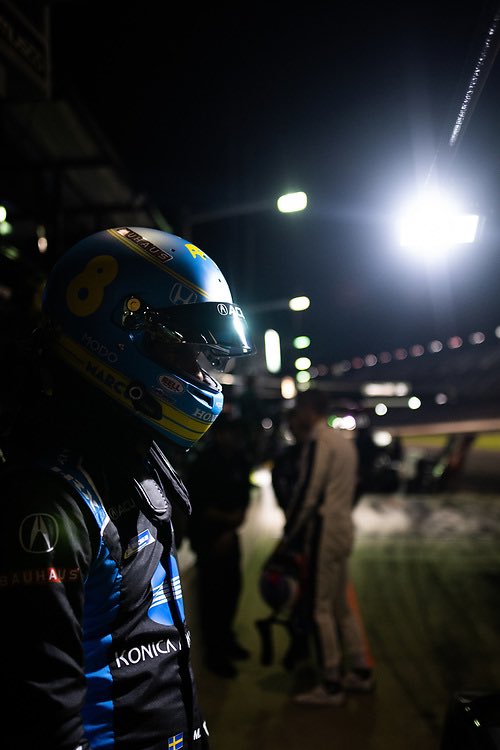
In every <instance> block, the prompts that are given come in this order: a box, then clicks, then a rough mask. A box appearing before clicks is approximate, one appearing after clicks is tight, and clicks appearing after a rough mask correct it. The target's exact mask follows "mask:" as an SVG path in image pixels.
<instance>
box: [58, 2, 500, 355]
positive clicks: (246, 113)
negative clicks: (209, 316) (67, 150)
mask: <svg viewBox="0 0 500 750" xmlns="http://www.w3.org/2000/svg"><path fill="white" fill-rule="evenodd" d="M163 8H164V9H165V10H162V9H163ZM495 10H496V8H495V4H492V3H489V2H488V3H481V2H469V1H467V2H461V3H459V4H457V3H452V2H448V1H446V2H439V3H436V2H427V1H426V2H419V3H415V4H412V5H411V6H410V5H408V4H402V3H378V4H374V3H356V4H352V5H351V4H342V5H340V4H336V3H315V2H308V3H307V4H304V5H303V7H302V6H299V9H295V10H293V9H292V7H291V5H288V4H283V3H268V4H265V5H264V4H259V3H257V4H246V3H245V4H239V3H227V4H226V3H217V4H206V5H205V4H201V5H200V6H198V5H197V4H196V5H195V4H187V3H184V4H182V6H181V7H177V5H174V4H172V3H169V4H164V3H158V2H142V3H138V4H137V5H135V6H130V5H128V4H124V3H115V2H110V3H103V2H101V3H92V2H90V3H89V2H71V3H70V2H60V3H56V4H55V5H54V6H53V10H52V35H53V38H52V47H53V61H52V63H53V76H54V86H55V93H56V94H58V95H59V94H60V95H61V96H63V95H64V92H65V91H71V93H72V94H77V95H78V96H80V97H81V98H82V99H83V101H84V102H85V103H86V105H87V107H88V109H89V110H90V111H91V112H92V114H93V116H94V118H95V120H96V121H97V123H98V124H99V126H100V127H101V129H102V130H103V132H104V133H105V135H106V137H107V138H108V140H109V141H110V142H111V143H112V145H113V147H114V149H115V151H116V152H117V153H118V154H119V155H120V157H121V159H122V160H123V162H124V163H125V165H126V167H127V170H128V172H129V174H130V178H131V182H132V183H133V184H134V185H135V187H136V188H137V189H138V190H139V191H141V192H143V193H144V194H147V195H149V196H150V197H151V198H152V199H153V200H154V201H155V202H156V204H157V205H158V206H159V207H160V208H161V210H162V212H163V214H164V215H165V217H166V218H167V220H168V222H169V223H170V224H171V226H172V228H173V230H174V231H175V232H176V233H179V234H182V233H183V229H184V227H185V216H186V215H188V216H189V215H191V216H193V215H196V214H197V213H200V212H206V211H212V210H213V211H215V210H220V209H225V208H226V207H228V208H229V207H233V206H238V205H241V204H248V203H254V202H257V201H265V200H269V201H270V202H271V201H272V200H273V199H275V198H277V197H278V196H279V195H281V194H282V193H284V192H287V191H290V190H304V191H305V192H306V193H307V194H308V198H309V206H308V208H307V209H306V211H305V212H303V213H302V214H295V215H286V216H285V215H281V214H278V213H277V212H275V211H273V210H272V209H270V210H267V211H265V210H263V211H260V212H257V213H254V214H251V215H247V216H240V217H235V218H226V219H223V220H218V221H213V222H211V223H205V224H195V225H193V226H192V232H191V234H190V237H189V239H191V240H192V241H194V242H195V243H196V244H198V245H199V246H200V247H202V249H204V250H205V251H206V252H207V253H208V254H209V255H211V256H212V257H213V258H214V260H216V262H218V263H219V265H220V266H221V268H222V270H223V272H224V273H225V275H226V277H227V278H228V281H229V283H230V285H231V286H232V289H233V295H234V297H235V299H236V300H237V301H238V302H240V303H241V304H242V305H244V306H245V305H246V306H249V308H251V306H252V305H255V304H262V303H263V302H265V301H273V300H280V299H286V298H288V297H291V296H294V295H297V294H307V295H308V296H309V297H310V298H311V300H312V304H311V308H310V309H309V310H308V311H307V312H305V313H303V314H301V315H299V316H296V317H295V318H294V317H293V314H292V313H290V312H289V311H278V312H275V313H273V314H272V315H269V314H268V315H265V314H262V313H261V314H259V315H255V316H254V318H253V325H254V326H255V329H256V330H257V329H259V330H260V329H263V328H264V327H266V326H267V325H272V326H273V327H277V328H278V329H279V330H280V329H282V330H283V331H284V332H286V335H290V332H291V333H308V334H309V335H310V336H311V338H312V341H313V348H312V352H313V355H314V359H315V360H316V361H326V362H334V361H336V360H340V359H343V358H346V357H352V356H354V355H362V356H363V355H365V354H367V353H369V352H375V353H377V352H378V351H381V350H384V349H391V348H394V347H397V346H411V345H412V344H416V343H422V344H425V343H427V341H429V340H430V339H431V338H435V337H442V338H445V337H447V336H451V335H454V334H459V335H463V336H465V335H467V334H468V333H469V332H471V331H473V330H479V329H481V330H485V332H490V331H491V330H492V329H493V328H494V327H495V326H496V325H497V324H500V303H499V302H498V296H499V295H498V292H497V286H498V278H499V271H500V257H499V256H500V253H499V252H498V245H499V232H500V226H499V223H498V211H497V204H498V197H499V186H500V182H499V179H498V178H499V175H498V166H499V159H498V150H499V145H500V135H498V134H499V132H500V130H499V124H500V123H499V110H500V107H499V105H498V99H499V96H498V92H499V90H500V89H499V84H500V72H499V70H498V69H499V67H500V60H498V61H497V62H496V64H495V65H494V66H493V68H492V70H491V71H488V75H487V78H485V79H481V80H485V83H484V87H483V88H482V91H481V94H480V96H478V97H477V98H476V99H474V111H473V113H472V115H471V117H470V120H468V121H467V126H466V128H465V129H464V130H463V132H462V134H461V137H460V140H459V144H458V145H457V146H456V147H455V148H454V149H453V150H452V149H450V147H449V146H448V144H447V139H448V137H449V135H450V134H451V130H452V127H453V125H454V123H455V120H456V118H457V116H458V112H459V107H460V104H461V103H462V101H463V99H464V96H465V93H466V90H467V86H468V84H469V81H470V78H471V75H472V73H473V70H474V65H475V64H476V62H477V58H478V55H479V52H480V50H481V47H482V45H483V43H484V39H485V34H486V31H487V29H488V27H489V25H491V21H492V19H493V17H494V13H495ZM430 174H432V176H433V177H436V176H437V177H439V178H440V179H441V180H445V181H446V184H449V185H451V187H452V188H453V189H454V190H458V191H459V192H460V194H462V195H463V196H464V199H465V200H466V202H467V209H468V210H474V211H477V212H480V213H481V214H482V215H485V217H486V219H485V223H484V228H483V232H482V235H481V239H480V241H479V243H478V244H477V245H476V246H475V247H474V248H473V249H472V248H470V247H469V248H467V249H466V248H463V249H461V250H460V252H459V253H458V254H457V255H456V256H455V258H454V259H453V260H452V261H449V262H447V263H442V264H441V265H435V264H432V265H430V264H429V263H427V264H426V263H424V262H423V261H422V259H414V258H409V257H406V256H404V255H403V254H402V253H401V251H400V249H399V247H398V243H397V238H396V235H395V217H396V214H397V211H398V208H399V207H400V205H401V204H402V200H403V198H404V197H406V196H407V195H409V194H411V193H413V191H414V190H416V189H417V187H418V186H421V185H422V183H423V182H424V181H425V180H426V179H428V178H429V175H430ZM250 317H251V316H250Z"/></svg>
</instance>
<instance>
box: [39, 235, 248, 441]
mask: <svg viewBox="0 0 500 750" xmlns="http://www.w3.org/2000/svg"><path fill="white" fill-rule="evenodd" d="M42 312H43V314H44V318H45V327H46V330H47V331H48V334H49V342H50V346H51V349H52V350H53V352H54V353H55V354H56V356H57V357H59V358H60V359H62V360H63V361H64V362H65V363H66V364H67V365H68V366H69V367H70V368H72V369H73V370H74V371H76V372H77V373H78V374H79V375H81V376H82V377H84V378H85V379H86V380H87V381H88V382H89V383H90V384H91V385H92V386H94V387H95V388H98V389H99V390H100V391H102V392H103V393H104V394H106V396H108V397H109V398H110V399H112V400H113V401H114V402H115V403H117V404H119V405H120V406H121V407H123V408H124V409H125V410H127V411H128V412H130V413H133V414H134V415H135V416H136V417H137V418H139V419H140V420H142V422H144V423H145V424H146V425H147V426H149V427H150V428H152V429H153V430H155V431H156V433H157V434H159V435H161V437H163V438H167V439H168V440H170V441H172V442H174V443H176V444H177V445H180V446H183V447H185V448H190V447H191V446H192V445H193V444H194V443H196V442H197V441H198V440H199V438H200V437H201V436H202V435H203V434H204V433H205V432H206V431H207V430H208V428H209V427H210V425H211V424H212V423H213V422H214V421H215V419H216V418H217V416H218V415H219V414H220V412H221V410H222V405H223V395H222V388H221V385H220V384H219V383H218V381H217V380H215V379H214V377H213V375H212V374H210V373H209V370H212V371H213V369H219V370H223V369H224V366H225V364H226V362H227V360H228V359H230V358H232V357H239V356H242V355H245V354H251V353H252V352H253V346H252V343H251V341H250V338H249V334H248V330H247V325H246V322H245V317H244V315H243V312H242V310H241V308H240V307H239V306H238V305H236V304H235V303H234V302H233V300H232V296H231V291H230V289H229V286H228V284H227V282H226V280H225V278H224V276H223V275H222V273H221V271H220V269H219V268H218V266H217V265H216V264H215V263H214V262H213V261H212V260H211V259H210V258H209V257H208V256H207V255H206V254H205V253H204V252H203V251H202V250H200V249H199V248H198V247H196V246H195V245H193V244H191V243H190V242H187V241H186V240H184V239H182V238H180V237H177V236H175V235H172V234H168V233H166V232H163V231H160V230H157V229H145V228H142V227H119V228H114V229H107V230H105V231H102V232H97V233H96V234H93V235H90V236H89V237H87V238H85V239H83V240H81V241H80V242H78V243H77V244H76V245H74V246H73V247H72V248H71V249H70V250H69V251H68V252H66V253H64V254H63V255H62V256H61V258H60V259H59V260H58V261H57V262H56V264H55V265H54V267H53V269H52V271H51V272H50V274H49V277H48V280H47V284H46V286H45V289H44V293H43V299H42ZM157 436H158V435H157Z"/></svg>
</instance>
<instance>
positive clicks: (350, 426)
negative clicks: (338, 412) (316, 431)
mask: <svg viewBox="0 0 500 750" xmlns="http://www.w3.org/2000/svg"><path fill="white" fill-rule="evenodd" d="M327 421H328V425H329V426H330V427H332V428H333V429H334V430H355V429H356V420H355V418H354V417H353V416H352V414H347V415H346V416H345V417H337V416H335V414H332V416H331V417H329V418H328V420H327Z"/></svg>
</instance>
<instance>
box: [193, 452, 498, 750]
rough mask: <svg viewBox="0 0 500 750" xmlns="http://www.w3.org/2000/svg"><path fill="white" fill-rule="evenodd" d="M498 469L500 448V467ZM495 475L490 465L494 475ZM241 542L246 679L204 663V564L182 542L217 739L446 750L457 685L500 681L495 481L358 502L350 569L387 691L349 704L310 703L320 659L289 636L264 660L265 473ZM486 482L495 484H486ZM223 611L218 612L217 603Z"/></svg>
mask: <svg viewBox="0 0 500 750" xmlns="http://www.w3.org/2000/svg"><path fill="white" fill-rule="evenodd" d="M497 464H498V465H499V467H498V473H499V474H500V462H498V460H497V458H496V457H494V459H493V462H490V466H491V465H493V473H495V472H496V471H497V469H496V466H497ZM483 478H484V476H483ZM258 479H259V484H260V487H258V488H256V489H255V490H254V491H253V493H254V494H253V499H252V503H251V507H250V510H249V513H248V516H247V520H246V522H245V525H244V527H243V528H242V530H241V539H242V545H243V552H244V563H243V572H244V590H243V595H242V599H241V605H240V608H239V612H238V618H237V623H236V627H237V633H238V637H239V639H240V641H241V642H242V643H243V644H244V645H245V646H247V647H248V648H249V649H250V650H251V658H250V659H249V660H248V661H245V662H240V663H239V670H240V671H239V675H238V677H236V678H235V679H223V678H220V677H217V676H215V675H213V674H212V673H210V672H208V671H206V669H205V668H204V666H203V663H202V661H201V656H200V653H199V651H198V641H197V637H196V629H197V619H196V599H195V590H196V568H195V566H194V565H193V559H192V555H191V553H190V550H189V547H188V546H186V545H185V544H184V545H183V547H182V548H181V568H183V589H184V597H185V600H186V606H187V613H188V620H189V622H190V626H191V631H192V636H193V661H194V666H195V671H196V674H197V679H198V685H199V692H200V698H201V703H202V706H203V708H204V713H205V717H206V719H207V724H208V727H209V730H210V733H211V738H212V746H213V750H255V748H259V750H304V748H315V750H333V749H334V748H335V749H336V750H337V749H338V750H344V749H347V748H349V750H361V749H363V750H367V749H370V750H440V744H441V737H442V732H443V725H444V720H445V716H446V712H447V709H448V706H449V704H450V700H451V699H452V696H453V695H454V694H455V693H456V692H459V691H463V690H479V691H486V692H489V691H494V690H500V637H499V633H500V585H499V584H500V544H499V541H500V494H497V491H496V489H497V488H496V487H495V491H494V492H488V491H487V486H486V488H485V487H484V482H483V486H482V487H481V491H475V490H474V489H473V488H471V485H470V483H469V484H467V483H464V487H466V489H463V490H461V489H460V488H457V489H456V490H455V491H454V492H451V493H444V494H439V495H432V496H431V495H429V496H424V495H415V496H410V495H406V494H404V493H396V494H393V495H372V496H365V497H364V498H362V500H361V502H360V503H359V505H358V506H357V508H356V510H355V514H354V516H355V522H356V529H357V541H356V545H355V550H354V554H353V558H352V577H353V582H354V586H355V591H356V594H357V599H358V602H359V606H360V610H361V612H362V616H363V619H364V625H365V630H366V634H367V638H368V642H369V646H370V649H371V652H372V655H373V658H374V661H375V673H376V679H377V686H376V690H375V691H374V692H373V693H372V694H370V695H361V696H354V697H349V699H348V701H347V703H346V704H345V705H344V706H343V707H341V708H306V707H298V706H296V705H295V704H294V703H293V702H292V701H291V696H292V694H293V692H294V691H295V690H296V689H297V688H299V687H304V686H305V685H307V684H308V683H309V682H310V681H311V680H312V679H313V678H314V665H313V664H312V663H311V662H308V661H304V662H302V663H301V664H300V665H299V666H298V667H297V668H296V669H295V670H294V671H293V672H290V671H287V670H286V669H285V668H284V667H283V664H282V658H283V656H284V653H285V650H286V647H287V644H288V639H287V634H286V630H285V628H283V627H280V626H279V625H276V626H274V630H273V636H274V647H275V654H274V659H273V662H272V663H271V664H270V665H263V664H262V663H261V651H260V640H259V636H258V633H257V629H256V627H255V621H256V620H257V619H260V618H262V617H266V616H267V615H268V614H269V609H268V608H267V606H266V605H265V603H264V602H263V601H262V599H261V597H260V595H259V591H258V577H259V573H260V569H261V566H262V563H263V561H264V560H265V558H266V556H267V554H268V553H269V552H270V551H271V549H272V548H273V547H274V545H275V543H276V541H277V539H278V538H279V535H280V531H281V527H282V516H281V512H280V511H279V509H277V506H276V503H275V501H274V495H273V493H272V489H271V487H270V483H269V474H268V472H266V471H265V470H262V471H261V472H260V474H259V477H258ZM486 485H487V482H486ZM214 616H216V613H214Z"/></svg>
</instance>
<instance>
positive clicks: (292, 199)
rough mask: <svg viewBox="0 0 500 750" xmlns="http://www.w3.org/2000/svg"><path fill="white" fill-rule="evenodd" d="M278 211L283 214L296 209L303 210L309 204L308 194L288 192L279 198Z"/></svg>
mask: <svg viewBox="0 0 500 750" xmlns="http://www.w3.org/2000/svg"><path fill="white" fill-rule="evenodd" d="M277 206H278V211H281V213H282V214H290V213H294V212H295V211H303V210H304V208H305V207H306V206H307V195H306V194H305V193H303V192H298V193H286V195H282V196H280V197H279V198H278V201H277Z"/></svg>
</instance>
